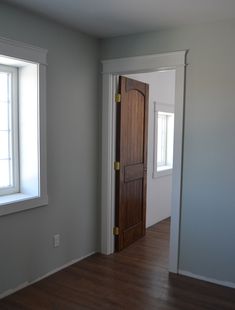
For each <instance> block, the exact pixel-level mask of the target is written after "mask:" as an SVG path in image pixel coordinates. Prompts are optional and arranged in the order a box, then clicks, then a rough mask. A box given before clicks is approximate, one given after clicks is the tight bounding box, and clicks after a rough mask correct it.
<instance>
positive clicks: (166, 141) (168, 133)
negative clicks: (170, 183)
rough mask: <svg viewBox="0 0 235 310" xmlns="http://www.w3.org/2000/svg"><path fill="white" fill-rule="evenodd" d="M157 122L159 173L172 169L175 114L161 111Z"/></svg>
mask: <svg viewBox="0 0 235 310" xmlns="http://www.w3.org/2000/svg"><path fill="white" fill-rule="evenodd" d="M157 121H158V127H157V171H162V170H167V169H172V166H173V142H174V114H173V113H166V112H160V111H159V112H158V119H157Z"/></svg>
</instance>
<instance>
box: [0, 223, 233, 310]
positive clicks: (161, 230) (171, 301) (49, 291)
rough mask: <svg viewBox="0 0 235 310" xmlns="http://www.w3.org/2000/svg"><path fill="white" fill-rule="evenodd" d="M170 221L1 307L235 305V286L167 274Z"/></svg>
mask: <svg viewBox="0 0 235 310" xmlns="http://www.w3.org/2000/svg"><path fill="white" fill-rule="evenodd" d="M169 227H170V221H169V220H165V221H163V222H161V223H159V224H157V225H154V226H152V227H151V228H149V229H148V230H147V233H146V236H145V237H144V238H142V239H141V240H139V241H137V242H136V243H135V244H133V245H131V246H130V247H128V248H126V249H125V250H123V251H122V252H120V253H116V254H114V255H111V256H103V255H100V254H95V255H93V256H91V257H89V258H87V259H85V260H83V261H81V262H79V263H77V264H74V265H72V266H70V267H68V268H66V269H64V270H62V271H60V272H58V273H56V274H54V275H52V276H50V277H48V278H46V279H44V280H42V281H40V282H38V283H36V284H34V285H31V286H29V287H27V288H25V289H23V290H21V291H19V292H17V293H15V294H13V295H11V296H9V297H7V298H5V299H3V300H1V301H0V309H1V310H6V309H8V310H11V309H13V310H15V309H17V310H21V309H33V310H39V309H40V310H42V309H43V310H44V309H45V310H47V309H52V310H75V309H130V310H132V309H144V310H151V309H155V310H174V309H178V310H202V309H203V310H204V309H208V310H230V309H231V310H232V309H233V310H234V309H235V290H234V289H229V288H223V287H220V286H217V285H213V284H209V283H206V282H201V281H198V280H193V279H190V278H186V277H182V276H173V277H170V278H169V276H168V271H167V266H168V247H169Z"/></svg>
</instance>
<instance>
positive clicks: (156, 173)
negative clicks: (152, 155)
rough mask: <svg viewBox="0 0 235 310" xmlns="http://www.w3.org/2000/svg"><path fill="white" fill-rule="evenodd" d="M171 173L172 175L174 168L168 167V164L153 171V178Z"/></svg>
mask: <svg viewBox="0 0 235 310" xmlns="http://www.w3.org/2000/svg"><path fill="white" fill-rule="evenodd" d="M158 169H159V168H158ZM169 175H172V168H167V166H165V167H161V168H160V169H159V170H158V171H154V172H153V178H162V177H166V176H169Z"/></svg>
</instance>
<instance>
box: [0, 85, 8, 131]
mask: <svg viewBox="0 0 235 310" xmlns="http://www.w3.org/2000/svg"><path fill="white" fill-rule="evenodd" d="M0 89H1V87H0ZM8 127H9V117H8V103H7V102H4V101H0V130H7V129H8Z"/></svg>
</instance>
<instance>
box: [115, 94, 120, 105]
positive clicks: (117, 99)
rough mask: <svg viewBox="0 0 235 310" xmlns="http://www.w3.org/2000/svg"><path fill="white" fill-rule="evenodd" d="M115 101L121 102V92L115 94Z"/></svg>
mask: <svg viewBox="0 0 235 310" xmlns="http://www.w3.org/2000/svg"><path fill="white" fill-rule="evenodd" d="M115 102H116V103H120V102H121V94H116V96H115Z"/></svg>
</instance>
